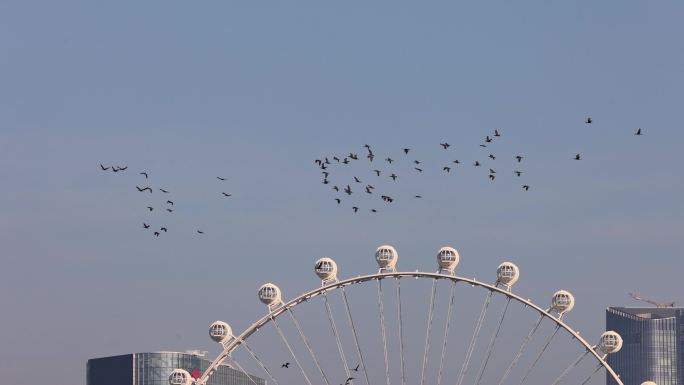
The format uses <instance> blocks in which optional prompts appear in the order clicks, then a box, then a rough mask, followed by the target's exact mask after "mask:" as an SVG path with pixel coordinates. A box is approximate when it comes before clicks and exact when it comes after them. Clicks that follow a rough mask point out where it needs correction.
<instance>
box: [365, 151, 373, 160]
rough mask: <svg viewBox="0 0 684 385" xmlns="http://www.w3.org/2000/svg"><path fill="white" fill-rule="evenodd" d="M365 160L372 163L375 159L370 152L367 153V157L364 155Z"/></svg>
mask: <svg viewBox="0 0 684 385" xmlns="http://www.w3.org/2000/svg"><path fill="white" fill-rule="evenodd" d="M366 158H368V160H370V161H371V162H372V161H373V159H375V155H374V154H373V153H372V152H369V153H368V155H366Z"/></svg>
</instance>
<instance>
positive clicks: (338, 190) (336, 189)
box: [224, 186, 340, 196]
mask: <svg viewBox="0 0 684 385" xmlns="http://www.w3.org/2000/svg"><path fill="white" fill-rule="evenodd" d="M333 190H335V191H337V192H340V188H339V187H337V186H333ZM224 194H225V193H224ZM228 196H230V195H228Z"/></svg>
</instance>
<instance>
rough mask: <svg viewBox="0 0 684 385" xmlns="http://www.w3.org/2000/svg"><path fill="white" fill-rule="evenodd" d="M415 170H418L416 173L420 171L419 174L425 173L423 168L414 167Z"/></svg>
mask: <svg viewBox="0 0 684 385" xmlns="http://www.w3.org/2000/svg"><path fill="white" fill-rule="evenodd" d="M414 169H416V171H418V172H423V169H422V168H418V167H414Z"/></svg>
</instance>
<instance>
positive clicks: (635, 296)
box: [628, 293, 677, 308]
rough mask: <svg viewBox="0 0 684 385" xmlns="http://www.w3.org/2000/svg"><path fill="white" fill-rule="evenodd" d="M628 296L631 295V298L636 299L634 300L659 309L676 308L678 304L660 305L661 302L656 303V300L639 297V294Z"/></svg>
mask: <svg viewBox="0 0 684 385" xmlns="http://www.w3.org/2000/svg"><path fill="white" fill-rule="evenodd" d="M628 294H629V296H630V297H632V298H634V299H635V300H637V301H642V302H646V303H650V304H651V305H653V306H655V307H658V308H665V307H676V306H677V303H676V302H670V303H659V302H656V301H654V300H652V299H648V298H644V297H641V296H639V295H638V294H635V293H628Z"/></svg>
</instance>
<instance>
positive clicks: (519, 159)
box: [515, 155, 523, 163]
mask: <svg viewBox="0 0 684 385" xmlns="http://www.w3.org/2000/svg"><path fill="white" fill-rule="evenodd" d="M515 159H517V160H518V163H520V161H522V159H523V157H522V156H520V155H516V157H515Z"/></svg>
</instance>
